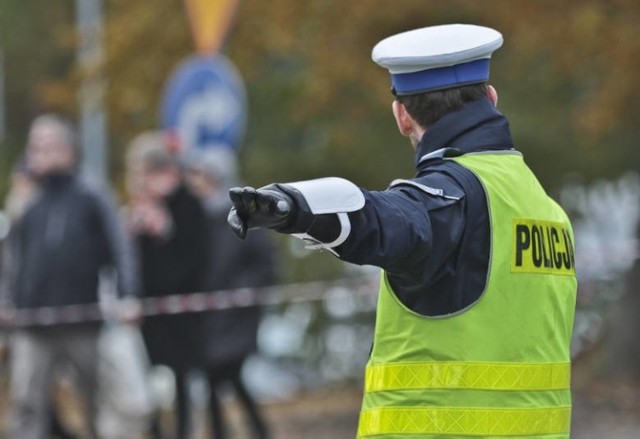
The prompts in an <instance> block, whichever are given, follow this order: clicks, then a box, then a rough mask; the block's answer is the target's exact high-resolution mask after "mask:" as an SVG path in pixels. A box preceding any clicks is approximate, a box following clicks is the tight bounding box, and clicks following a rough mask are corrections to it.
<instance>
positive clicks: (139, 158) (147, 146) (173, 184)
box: [127, 132, 207, 439]
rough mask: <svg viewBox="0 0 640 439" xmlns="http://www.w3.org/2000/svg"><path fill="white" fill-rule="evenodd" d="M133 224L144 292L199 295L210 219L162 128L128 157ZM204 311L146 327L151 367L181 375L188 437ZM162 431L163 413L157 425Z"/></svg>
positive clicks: (152, 320)
mask: <svg viewBox="0 0 640 439" xmlns="http://www.w3.org/2000/svg"><path fill="white" fill-rule="evenodd" d="M127 173H128V176H127V177H128V180H127V184H128V190H129V195H130V203H129V209H128V214H127V222H128V228H129V230H130V232H131V233H132V234H133V235H134V236H135V240H136V243H137V247H138V250H139V256H140V263H141V267H142V283H143V294H144V296H145V297H160V296H167V295H176V294H187V293H195V292H197V291H200V290H201V288H202V287H203V281H204V278H205V273H206V269H207V239H206V233H207V224H206V219H205V214H204V210H203V209H202V207H201V205H200V203H199V201H198V200H197V199H196V198H195V197H194V196H193V195H192V194H190V193H189V191H188V190H187V188H186V186H185V185H184V184H183V178H182V173H181V170H180V168H179V166H178V163H177V161H176V158H175V156H174V154H172V153H171V152H170V151H169V149H168V147H167V143H166V139H165V137H164V136H163V134H162V133H159V132H148V133H144V134H141V135H139V136H138V137H136V138H135V139H134V140H133V141H132V143H131V144H130V146H129V150H128V155H127ZM200 322H201V316H200V315H199V314H193V313H189V314H176V315H161V316H152V317H148V318H146V319H145V320H144V321H143V323H142V333H143V336H144V340H145V344H146V346H147V350H148V352H149V358H150V360H151V363H152V364H153V365H165V366H168V367H170V368H171V369H172V370H173V372H174V374H175V380H176V415H177V422H176V430H177V431H176V437H177V438H179V439H184V438H187V437H189V433H190V429H191V425H190V424H191V422H190V417H191V416H190V412H191V410H190V402H189V395H188V386H187V373H188V372H189V370H191V369H193V368H195V367H198V366H199V365H200V364H201V361H200V360H201V353H200V349H199V343H200V342H199V337H200V334H201V328H200ZM152 433H153V435H154V437H161V431H160V425H159V419H158V418H157V417H156V418H155V420H154V422H153V425H152Z"/></svg>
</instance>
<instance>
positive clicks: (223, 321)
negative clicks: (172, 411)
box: [187, 147, 276, 439]
mask: <svg viewBox="0 0 640 439" xmlns="http://www.w3.org/2000/svg"><path fill="white" fill-rule="evenodd" d="M237 168H238V165H237V159H236V155H235V154H234V153H233V152H232V150H231V149H229V148H220V147H218V148H211V149H209V150H206V151H193V152H192V153H191V154H189V156H188V157H187V182H188V184H189V187H190V188H191V190H192V191H193V193H194V194H196V195H197V196H198V198H199V199H200V201H201V202H202V203H203V205H204V207H205V210H206V214H207V225H208V245H209V264H208V267H207V275H206V278H205V283H204V287H205V289H206V290H207V291H217V290H226V289H235V288H242V287H262V286H266V285H271V284H273V283H275V281H276V275H275V274H276V272H275V267H276V264H275V253H274V247H273V245H272V243H271V242H270V239H269V236H268V235H267V234H265V233H256V234H255V235H253V236H250V237H248V239H247V240H246V241H240V240H238V239H235V236H234V235H233V233H232V232H231V231H230V230H229V228H228V226H227V223H226V221H227V213H228V209H229V208H230V206H231V202H230V200H229V197H228V190H229V188H231V187H232V186H234V185H237V184H238V177H237ZM261 232H262V231H261ZM260 317H261V309H260V308H258V307H246V308H233V309H229V310H222V311H213V312H211V313H208V314H207V315H206V317H205V321H204V323H203V335H202V341H203V343H204V345H203V352H204V359H205V362H206V366H205V369H206V375H207V379H208V381H209V387H210V401H209V404H210V411H211V422H212V427H213V433H214V437H215V438H216V439H223V438H227V437H230V436H229V431H228V428H227V425H226V422H225V419H224V415H223V411H222V403H221V393H222V390H223V386H224V385H225V384H230V385H231V386H232V388H233V390H234V393H235V394H236V396H237V397H238V399H239V401H240V403H241V404H242V407H243V409H244V411H245V414H246V416H247V417H248V418H249V421H250V422H251V427H252V430H253V433H254V437H256V438H266V437H268V430H267V426H266V423H265V421H264V419H263V417H262V416H261V414H260V411H259V408H258V405H257V404H256V402H255V400H254V399H253V397H252V396H251V394H250V393H249V391H248V389H247V387H246V386H245V384H244V382H243V380H242V376H241V372H242V366H243V364H244V362H245V360H246V359H247V357H248V356H249V355H250V354H252V353H254V352H255V351H256V349H257V332H258V325H259V322H260Z"/></svg>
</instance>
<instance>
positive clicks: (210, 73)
mask: <svg viewBox="0 0 640 439" xmlns="http://www.w3.org/2000/svg"><path fill="white" fill-rule="evenodd" d="M161 112H162V125H163V128H164V129H165V130H167V131H168V132H170V133H171V134H172V135H173V136H174V138H175V139H176V140H177V141H178V142H179V145H178V147H179V148H180V149H181V150H183V151H186V150H189V149H200V150H204V149H208V148H215V147H226V148H231V149H233V150H236V151H237V150H238V149H240V146H241V143H242V140H243V137H244V132H245V127H246V120H247V98H246V91H245V88H244V83H243V81H242V78H241V77H240V74H239V73H238V71H237V69H236V68H235V66H234V65H233V64H232V63H231V61H229V60H228V59H227V58H226V57H224V56H221V55H216V56H213V57H201V56H197V57H193V58H189V59H187V60H186V61H184V62H183V63H182V64H180V65H179V66H178V67H177V68H176V70H175V71H174V73H173V74H172V75H171V78H170V79H169V82H168V84H167V87H166V89H165V94H164V98H163V102H162V109H161Z"/></svg>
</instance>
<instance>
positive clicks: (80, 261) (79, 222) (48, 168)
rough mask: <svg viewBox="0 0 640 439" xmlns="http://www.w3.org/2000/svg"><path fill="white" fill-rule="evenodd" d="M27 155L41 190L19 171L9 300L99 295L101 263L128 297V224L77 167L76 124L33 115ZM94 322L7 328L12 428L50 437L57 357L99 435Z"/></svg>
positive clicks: (23, 436)
mask: <svg viewBox="0 0 640 439" xmlns="http://www.w3.org/2000/svg"><path fill="white" fill-rule="evenodd" d="M26 158H27V162H26V166H27V167H28V169H29V171H30V172H31V175H32V176H33V179H34V181H35V182H37V191H35V192H34V193H32V192H31V189H29V188H30V185H29V183H28V180H25V181H23V182H20V183H18V186H16V187H15V192H14V194H15V198H14V199H13V200H12V199H10V205H12V206H13V208H12V209H13V210H14V214H17V215H20V219H19V227H18V228H17V229H15V230H14V232H15V236H14V237H13V238H12V239H15V244H14V245H11V246H10V249H11V251H10V254H9V255H8V258H5V259H8V260H9V261H10V264H11V265H12V267H13V269H12V270H9V272H10V275H9V276H7V278H6V279H5V280H4V282H5V283H6V285H8V291H7V300H8V305H7V306H9V307H15V308H17V309H26V308H39V307H48V306H64V305H77V304H93V303H97V302H98V278H99V272H100V271H101V270H102V269H103V268H106V267H111V268H112V269H114V270H115V272H116V273H117V278H118V292H119V294H120V296H122V297H134V296H135V295H136V293H137V279H136V274H137V273H136V269H135V267H136V264H135V260H134V259H133V257H132V253H131V251H130V250H131V249H130V246H129V243H128V241H127V239H126V235H125V233H124V228H123V227H122V224H121V223H120V220H119V217H118V214H117V210H116V207H115V205H114V204H113V202H112V200H111V199H110V197H109V196H108V195H107V194H106V193H105V192H103V191H101V190H98V189H96V188H91V187H88V186H86V185H85V184H84V183H83V182H82V181H80V179H79V178H78V177H77V176H76V169H77V164H78V148H77V146H76V144H75V132H74V129H73V127H72V125H71V124H70V123H69V122H68V121H66V120H65V119H63V118H61V117H59V116H57V115H53V114H46V115H42V116H40V117H38V118H36V119H35V120H34V121H33V122H32V124H31V128H30V130H29V136H28V146H27V155H26ZM23 176H24V177H28V174H25V175H23ZM19 178H22V177H19ZM18 181H20V180H18ZM14 182H15V180H14ZM23 183H24V184H23ZM20 212H22V213H20ZM7 314H8V313H7ZM7 314H5V316H6V315H7ZM99 329H100V324H99V323H96V322H86V323H78V324H64V325H63V324H60V325H56V326H52V327H46V328H37V327H33V328H22V329H20V330H16V332H14V333H13V335H12V346H11V377H10V390H11V410H10V415H9V418H8V424H9V430H10V437H15V438H20V439H27V438H34V439H35V438H42V437H46V434H45V432H46V431H47V430H48V429H49V422H50V412H51V410H50V400H51V395H50V388H51V380H52V378H53V377H52V375H53V372H54V371H55V370H56V369H57V368H58V367H60V366H61V365H68V366H71V367H73V369H74V370H75V377H76V378H77V384H78V390H79V392H80V394H81V396H82V398H83V405H84V407H85V408H86V416H87V423H86V424H87V426H88V430H89V431H88V432H87V434H88V436H90V437H96V427H95V417H96V411H97V400H96V394H97V384H98V383H97V358H98V352H97V340H98V334H99Z"/></svg>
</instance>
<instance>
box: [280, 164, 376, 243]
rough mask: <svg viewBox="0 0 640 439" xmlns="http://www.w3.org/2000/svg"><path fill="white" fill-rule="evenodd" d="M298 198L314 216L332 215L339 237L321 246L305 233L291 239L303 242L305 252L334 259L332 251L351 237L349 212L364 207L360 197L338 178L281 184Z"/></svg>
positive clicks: (346, 181) (358, 191) (351, 186)
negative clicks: (323, 253)
mask: <svg viewBox="0 0 640 439" xmlns="http://www.w3.org/2000/svg"><path fill="white" fill-rule="evenodd" d="M283 186H289V187H291V188H293V189H295V190H296V191H297V192H298V193H299V194H301V195H302V197H303V198H304V200H305V202H306V203H307V205H308V206H309V210H310V211H311V213H312V214H314V215H325V214H332V213H334V214H336V215H337V216H338V220H339V221H340V233H339V235H338V237H337V238H336V239H335V240H333V241H332V242H328V243H323V242H320V241H318V240H317V239H316V238H314V237H312V236H310V235H309V234H307V233H296V234H293V235H292V236H295V237H296V238H299V239H302V240H304V241H305V242H306V244H307V246H306V247H307V248H309V249H313V250H319V249H326V250H329V251H330V252H331V253H333V254H334V255H336V256H338V254H337V252H336V251H335V250H333V249H334V248H335V247H337V246H339V245H340V244H342V243H343V242H345V241H346V240H347V238H348V237H349V234H350V233H351V222H350V221H349V215H347V214H348V213H349V212H355V211H357V210H360V209H362V208H363V207H364V202H365V199H364V195H363V194H362V191H361V190H360V188H358V186H356V185H355V184H353V183H352V182H350V181H349V180H345V179H344V178H339V177H326V178H318V179H315V180H306V181H298V182H294V183H285V184H284V185H283Z"/></svg>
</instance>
